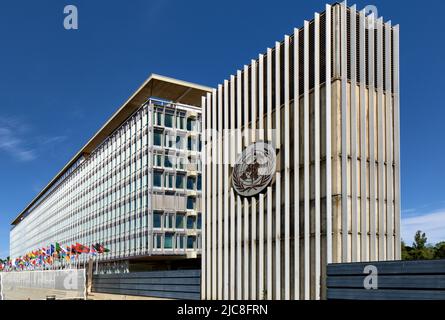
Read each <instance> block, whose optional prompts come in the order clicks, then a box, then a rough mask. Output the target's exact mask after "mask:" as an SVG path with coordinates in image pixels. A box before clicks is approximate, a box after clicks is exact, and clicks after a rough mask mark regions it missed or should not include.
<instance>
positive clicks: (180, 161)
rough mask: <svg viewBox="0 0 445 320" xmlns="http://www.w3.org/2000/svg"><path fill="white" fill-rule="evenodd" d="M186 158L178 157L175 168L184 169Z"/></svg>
mask: <svg viewBox="0 0 445 320" xmlns="http://www.w3.org/2000/svg"><path fill="white" fill-rule="evenodd" d="M185 163H186V160H185V158H184V157H178V160H177V165H176V168H177V169H179V170H185Z"/></svg>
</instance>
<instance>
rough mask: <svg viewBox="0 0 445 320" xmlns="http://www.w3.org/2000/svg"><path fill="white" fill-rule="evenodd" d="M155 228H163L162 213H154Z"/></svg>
mask: <svg viewBox="0 0 445 320" xmlns="http://www.w3.org/2000/svg"><path fill="white" fill-rule="evenodd" d="M153 228H162V213H159V212H154V213H153Z"/></svg>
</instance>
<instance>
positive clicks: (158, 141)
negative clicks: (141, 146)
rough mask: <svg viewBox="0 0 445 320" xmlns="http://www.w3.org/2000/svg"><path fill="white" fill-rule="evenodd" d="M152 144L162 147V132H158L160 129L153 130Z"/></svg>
mask: <svg viewBox="0 0 445 320" xmlns="http://www.w3.org/2000/svg"><path fill="white" fill-rule="evenodd" d="M153 144H154V145H155V146H160V147H162V132H160V131H155V132H154V137H153Z"/></svg>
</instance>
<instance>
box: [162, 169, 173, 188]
mask: <svg viewBox="0 0 445 320" xmlns="http://www.w3.org/2000/svg"><path fill="white" fill-rule="evenodd" d="M173 178H174V175H173V174H171V173H166V174H165V184H164V187H165V188H173Z"/></svg>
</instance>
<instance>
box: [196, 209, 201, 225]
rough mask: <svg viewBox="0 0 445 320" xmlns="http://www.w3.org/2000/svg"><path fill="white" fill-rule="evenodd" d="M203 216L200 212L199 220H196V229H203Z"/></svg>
mask: <svg viewBox="0 0 445 320" xmlns="http://www.w3.org/2000/svg"><path fill="white" fill-rule="evenodd" d="M201 221H202V218H201V214H200V213H198V220H197V221H196V229H201V224H202V222H201Z"/></svg>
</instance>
